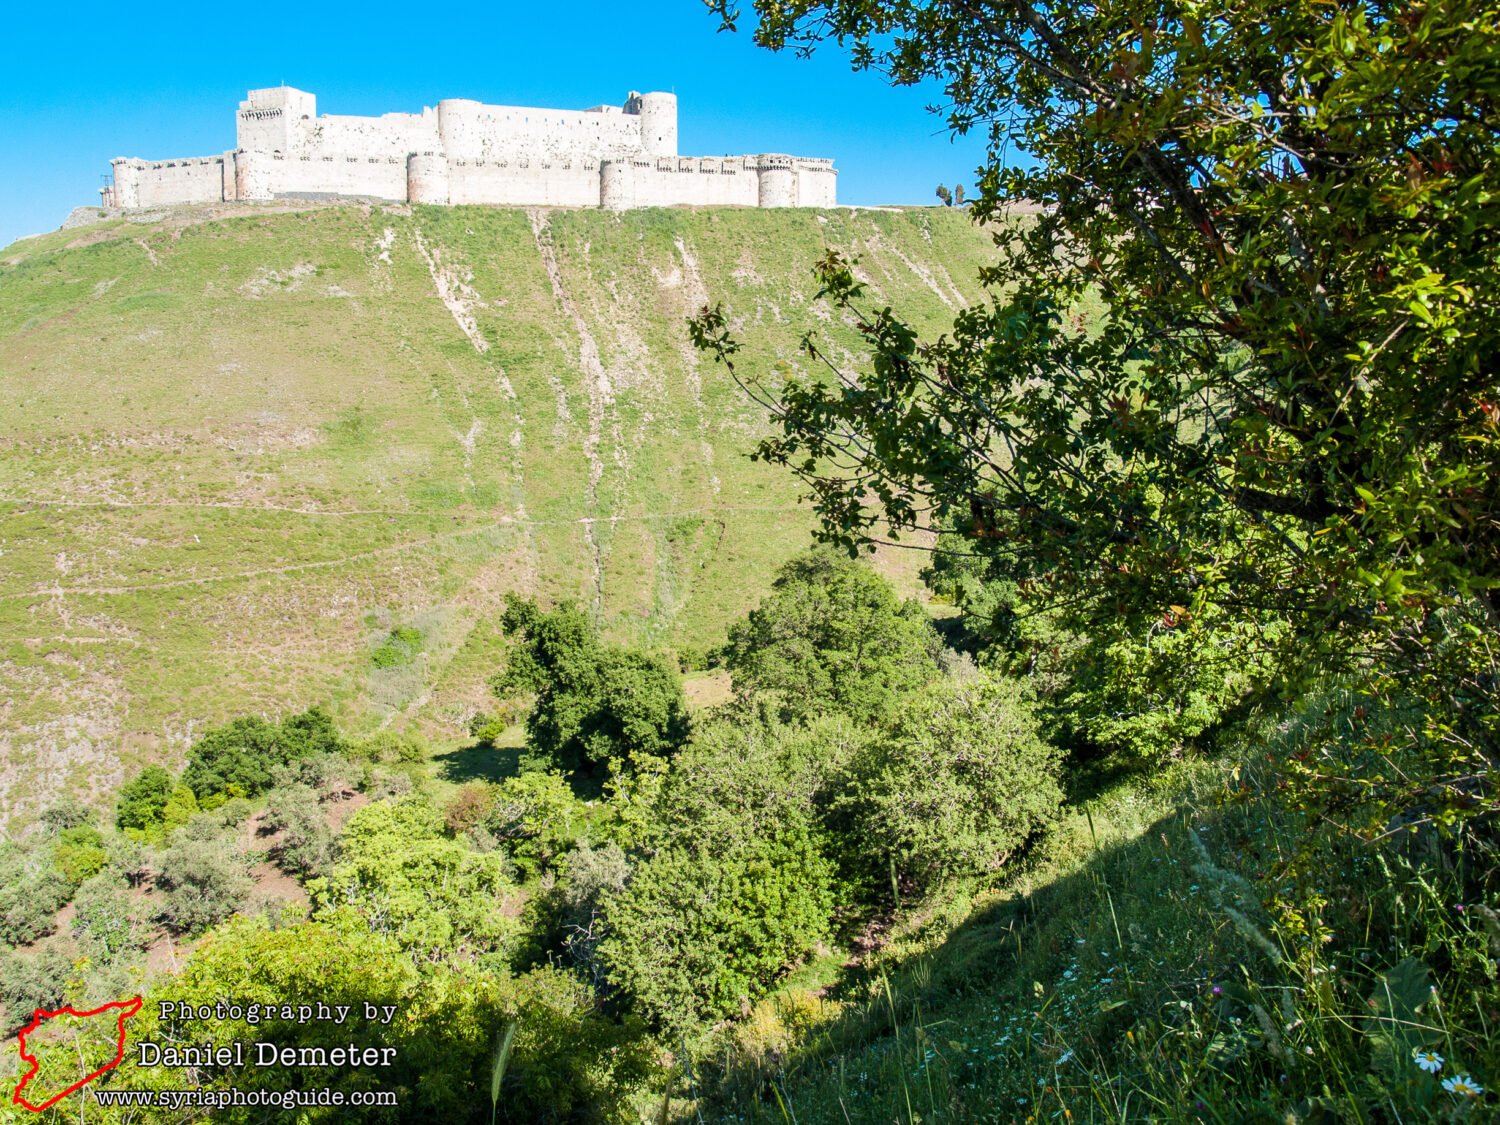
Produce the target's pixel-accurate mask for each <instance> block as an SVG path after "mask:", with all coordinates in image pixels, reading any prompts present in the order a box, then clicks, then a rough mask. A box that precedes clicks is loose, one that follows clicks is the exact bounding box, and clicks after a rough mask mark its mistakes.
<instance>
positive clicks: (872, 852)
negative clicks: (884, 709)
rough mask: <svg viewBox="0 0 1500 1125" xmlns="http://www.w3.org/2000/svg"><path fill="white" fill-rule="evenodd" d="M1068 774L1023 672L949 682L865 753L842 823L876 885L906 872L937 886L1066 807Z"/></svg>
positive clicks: (980, 869)
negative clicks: (1035, 711) (1043, 728)
mask: <svg viewBox="0 0 1500 1125" xmlns="http://www.w3.org/2000/svg"><path fill="white" fill-rule="evenodd" d="M1060 772H1061V755H1060V754H1058V752H1057V751H1056V750H1055V749H1054V748H1053V747H1051V746H1049V745H1048V744H1047V743H1045V742H1043V741H1042V739H1041V736H1040V734H1039V732H1038V730H1037V723H1036V719H1035V717H1034V716H1033V715H1032V714H1031V709H1030V707H1029V706H1028V705H1027V703H1026V701H1025V699H1024V696H1023V694H1022V690H1021V688H1020V687H1019V686H1018V685H1017V684H1016V683H1015V681H1013V680H997V679H992V678H990V677H985V676H980V677H975V678H972V679H968V680H962V681H957V682H950V683H945V684H943V685H940V686H938V687H935V688H932V689H930V690H929V691H927V692H924V693H922V694H921V695H920V696H913V697H912V698H910V699H909V700H908V701H907V702H906V704H905V706H903V707H902V709H901V711H900V713H899V714H898V715H897V716H896V718H895V720H894V722H893V724H892V727H891V730H890V732H889V734H887V735H885V736H884V737H881V738H877V739H874V740H872V741H871V742H870V743H869V744H868V745H866V746H865V747H863V748H862V749H861V750H860V752H859V753H857V754H856V755H855V756H854V758H853V759H852V761H851V762H850V764H849V766H848V769H847V771H846V773H845V775H844V778H843V779H842V786H841V789H842V792H841V793H840V795H839V797H838V800H837V801H836V802H835V805H836V809H835V813H834V823H835V825H837V826H838V827H839V828H841V829H842V830H843V832H844V834H845V837H846V841H847V843H846V847H845V854H846V855H848V856H850V858H851V859H852V863H851V866H854V867H856V868H858V867H859V866H861V865H863V866H864V871H863V872H862V874H863V875H864V876H865V881H866V885H867V886H876V887H878V886H880V885H881V883H882V882H883V877H884V878H888V877H889V876H888V874H887V873H888V872H889V871H891V870H894V872H895V873H896V875H897V876H898V877H900V878H902V879H903V880H908V881H910V882H912V883H914V884H915V885H916V887H917V888H918V889H919V890H920V891H926V890H929V889H931V888H932V887H934V886H936V885H937V884H938V883H939V882H941V881H942V880H943V879H945V878H948V877H952V876H959V875H972V874H981V873H985V872H991V871H995V870H997V869H998V868H999V867H1000V866H1001V865H1002V864H1004V862H1005V861H1006V860H1007V859H1008V858H1009V857H1010V856H1011V855H1012V854H1014V853H1015V852H1016V851H1017V849H1019V848H1020V847H1021V845H1022V844H1023V843H1025V841H1026V839H1027V838H1028V837H1029V836H1031V834H1032V833H1034V832H1035V831H1037V830H1038V829H1039V828H1041V827H1042V826H1043V825H1045V824H1046V823H1047V822H1048V821H1049V820H1050V819H1051V818H1052V817H1053V815H1054V814H1055V813H1056V811H1057V808H1058V806H1059V805H1060V804H1061V803H1062V789H1061V787H1060V786H1059V784H1058V777H1059V774H1060ZM850 845H852V846H853V851H852V852H851V851H850Z"/></svg>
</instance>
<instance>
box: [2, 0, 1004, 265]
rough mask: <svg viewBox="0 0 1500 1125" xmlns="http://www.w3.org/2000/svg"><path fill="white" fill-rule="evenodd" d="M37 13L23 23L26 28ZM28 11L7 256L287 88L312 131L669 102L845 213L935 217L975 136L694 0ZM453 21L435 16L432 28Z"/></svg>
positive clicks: (12, 138) (201, 147)
mask: <svg viewBox="0 0 1500 1125" xmlns="http://www.w3.org/2000/svg"><path fill="white" fill-rule="evenodd" d="M26 9H29V10H26ZM131 12H132V14H129V15H123V14H114V13H113V12H112V11H111V10H108V9H99V8H95V9H89V8H79V7H77V6H72V7H69V8H66V9H63V8H55V7H51V6H50V5H24V6H23V5H17V6H16V7H15V8H13V9H12V14H11V15H10V16H8V17H6V20H5V39H6V40H7V41H8V42H9V44H10V47H9V49H8V50H7V51H6V52H5V54H6V65H5V67H4V68H3V69H0V246H4V245H7V244H8V243H10V242H11V241H12V240H14V239H15V238H17V237H20V236H21V235H26V234H36V233H40V232H43V231H47V230H53V229H55V228H56V227H57V226H58V224H60V223H61V222H62V220H63V219H64V218H65V217H66V216H67V214H68V211H69V210H70V209H72V208H73V207H75V206H80V205H85V204H89V203H97V202H98V199H99V196H98V188H99V186H100V184H101V182H102V180H101V176H102V175H103V174H104V173H106V172H108V170H109V160H110V158H112V157H116V156H138V157H145V158H148V159H165V158H169V157H177V156H203V155H207V154H210V153H216V152H222V151H224V150H225V149H227V148H232V147H233V145H234V111H235V108H236V107H237V105H238V103H239V101H240V99H241V98H243V97H244V96H245V91H246V90H247V89H250V88H252V87H260V86H275V85H279V84H280V83H282V82H283V81H285V82H286V83H287V84H288V85H291V86H297V87H299V88H301V89H304V90H309V91H311V92H312V93H314V94H316V95H317V97H318V112H319V113H350V114H380V113H390V112H395V111H398V110H399V111H414V110H417V109H420V108H421V107H422V106H424V105H436V104H437V102H438V100H439V99H440V98H448V97H457V98H474V99H477V100H480V101H485V102H492V103H502V104H509V105H536V106H557V107H560V108H568V109H578V108H584V107H587V106H591V105H598V104H600V103H601V102H614V103H619V102H622V101H623V100H624V97H625V95H626V93H627V92H628V91H629V90H632V89H635V90H642V91H645V90H675V92H676V94H677V98H678V112H679V124H678V150H679V151H680V152H682V153H683V154H685V155H693V156H700V155H717V154H722V153H742V152H766V151H775V152H790V153H794V154H796V155H799V156H831V157H833V158H834V160H835V166H836V167H837V168H838V169H839V173H840V174H839V188H838V191H839V201H840V202H841V203H860V204H879V203H931V202H933V189H934V188H935V187H936V185H937V184H939V183H946V184H948V185H949V186H950V187H951V186H952V185H953V184H954V183H966V184H970V185H972V183H973V169H974V168H975V166H976V165H977V164H978V163H979V161H980V158H981V157H982V155H983V144H982V142H981V141H980V140H979V139H977V138H973V137H970V138H961V139H958V140H956V141H955V140H952V139H950V137H949V136H948V134H947V131H946V130H945V129H944V128H943V123H942V121H941V119H940V118H938V117H935V116H933V115H931V114H929V113H927V112H926V111H925V106H926V105H927V104H929V103H930V102H932V101H934V100H936V99H937V97H938V95H939V91H937V90H936V89H921V88H916V89H912V88H907V89H893V88H892V87H890V86H888V85H886V84H885V83H884V82H883V81H882V80H881V79H880V77H879V76H878V75H874V74H855V73H852V72H851V71H850V69H849V66H848V60H847V56H845V55H844V54H843V53H842V52H840V51H839V50H838V49H837V48H836V47H829V48H823V49H820V50H819V52H818V53H817V54H816V55H815V56H814V57H813V58H812V59H811V60H803V59H798V58H796V57H795V56H794V55H793V54H792V53H791V52H782V53H780V54H772V53H771V52H768V51H764V50H761V49H759V48H757V47H756V46H755V45H754V44H753V43H752V42H751V39H750V35H749V33H748V31H747V30H746V29H745V24H742V27H741V30H740V31H739V32H738V33H736V34H733V35H730V34H719V33H718V31H717V21H716V20H715V19H714V17H713V16H712V15H710V14H709V12H708V11H707V10H706V9H705V8H704V7H703V5H702V3H701V2H700V0H647V2H646V3H644V4H621V3H619V2H618V0H616V2H614V3H607V4H606V3H595V2H593V0H575V2H573V3H569V4H562V3H551V4H547V3H535V2H533V3H526V4H516V3H498V4H497V3H487V4H480V3H474V2H472V0H455V2H452V3H448V4H444V5H436V4H427V5H421V4H410V3H407V4H402V5H399V6H397V5H386V4H383V3H380V2H378V0H376V2H372V3H363V4H358V5H355V4H343V3H318V4H307V5H290V6H287V5H280V6H270V7H266V6H260V5H203V4H195V5H191V6H189V5H178V4H175V3H164V4H161V5H146V6H137V7H136V8H134V9H131ZM439 12H441V13H443V14H442V15H439V14H438V13H439Z"/></svg>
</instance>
